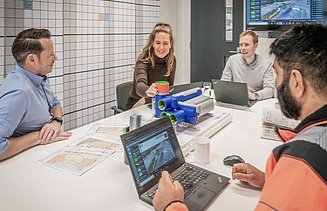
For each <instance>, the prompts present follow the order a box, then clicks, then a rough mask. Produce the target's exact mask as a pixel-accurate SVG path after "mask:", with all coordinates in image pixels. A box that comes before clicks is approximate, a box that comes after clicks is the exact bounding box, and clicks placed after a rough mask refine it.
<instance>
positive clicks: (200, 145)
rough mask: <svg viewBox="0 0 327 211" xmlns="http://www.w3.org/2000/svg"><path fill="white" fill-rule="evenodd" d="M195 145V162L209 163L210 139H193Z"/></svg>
mask: <svg viewBox="0 0 327 211" xmlns="http://www.w3.org/2000/svg"><path fill="white" fill-rule="evenodd" d="M194 143H195V161H196V162H197V163H201V164H207V163H209V162H210V139H209V138H208V137H205V136H199V137H195V138H194Z"/></svg>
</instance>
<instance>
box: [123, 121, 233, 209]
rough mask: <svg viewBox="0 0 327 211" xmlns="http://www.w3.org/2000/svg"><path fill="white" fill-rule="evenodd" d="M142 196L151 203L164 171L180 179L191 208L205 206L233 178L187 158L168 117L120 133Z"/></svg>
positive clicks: (139, 193)
mask: <svg viewBox="0 0 327 211" xmlns="http://www.w3.org/2000/svg"><path fill="white" fill-rule="evenodd" d="M121 140H122V142H123V146H124V150H125V153H126V154H127V157H128V159H129V163H130V165H129V167H130V169H131V173H132V175H133V178H134V183H135V186H136V189H137V193H138V196H139V198H140V199H141V200H142V201H144V202H146V203H147V204H149V205H152V200H153V197H154V194H155V191H156V190H157V188H158V182H159V179H160V178H161V172H162V171H168V172H169V173H170V175H171V176H172V178H173V179H174V180H178V181H179V182H180V183H181V184H182V186H183V188H184V192H185V204H186V205H187V206H188V207H189V209H190V210H191V211H193V210H204V209H205V208H206V207H207V206H208V205H209V204H210V203H211V202H212V201H213V200H214V199H215V198H216V196H217V195H218V194H219V193H220V192H221V191H222V190H223V189H224V187H225V186H226V185H227V184H228V183H229V180H230V178H228V177H225V176H222V175H219V174H216V173H214V172H211V171H208V170H206V169H203V168H200V167H197V166H195V165H192V164H190V163H187V162H185V159H184V156H183V154H182V150H181V147H180V145H179V142H178V140H177V136H176V134H175V131H174V128H173V126H172V124H171V121H170V119H169V117H168V116H167V117H164V118H161V119H158V120H156V121H154V122H151V123H149V124H146V125H144V126H142V127H140V128H138V129H135V130H132V131H131V132H129V133H126V134H123V135H121Z"/></svg>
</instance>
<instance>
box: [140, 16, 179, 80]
mask: <svg viewBox="0 0 327 211" xmlns="http://www.w3.org/2000/svg"><path fill="white" fill-rule="evenodd" d="M159 32H164V33H167V34H169V39H170V45H171V48H170V50H169V53H168V55H167V58H166V64H167V72H166V74H165V76H166V77H167V76H169V75H170V73H171V72H172V71H173V67H174V39H173V34H172V29H171V27H170V25H169V24H168V23H163V22H158V23H157V24H156V25H155V26H154V27H153V29H152V32H151V33H150V34H149V37H148V42H147V44H146V45H145V46H144V48H143V50H142V52H141V53H140V55H139V56H138V58H137V60H136V63H138V62H145V63H149V64H150V65H151V67H152V68H154V67H155V64H156V63H155V53H154V49H153V43H154V39H155V37H156V34H157V33H159Z"/></svg>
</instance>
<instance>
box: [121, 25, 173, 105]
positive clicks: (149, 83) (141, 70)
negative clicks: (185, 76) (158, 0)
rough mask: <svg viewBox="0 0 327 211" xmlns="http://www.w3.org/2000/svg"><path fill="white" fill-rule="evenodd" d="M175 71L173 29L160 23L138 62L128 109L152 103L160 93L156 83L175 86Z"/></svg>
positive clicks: (151, 34) (155, 27) (152, 33)
mask: <svg viewBox="0 0 327 211" xmlns="http://www.w3.org/2000/svg"><path fill="white" fill-rule="evenodd" d="M175 70H176V58H175V56H174V39H173V34H172V29H171V27H170V25H169V24H167V23H162V22H159V23H157V24H156V25H155V26H154V28H153V29H152V32H151V33H150V35H149V38H148V42H147V44H146V45H145V46H144V48H143V50H142V52H141V53H140V55H139V56H138V58H137V60H136V64H135V68H134V84H133V88H132V90H131V91H130V93H129V98H128V100H127V104H126V108H127V109H130V108H135V107H137V106H140V105H143V104H145V103H150V102H151V101H150V98H152V97H154V96H155V95H156V94H157V92H158V90H157V87H156V85H155V82H156V81H168V82H169V86H172V85H174V80H175Z"/></svg>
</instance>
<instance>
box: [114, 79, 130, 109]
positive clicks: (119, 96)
mask: <svg viewBox="0 0 327 211" xmlns="http://www.w3.org/2000/svg"><path fill="white" fill-rule="evenodd" d="M132 87H133V81H129V82H125V83H122V84H119V85H117V86H116V102H117V107H118V108H119V109H121V110H123V111H126V110H127V109H126V103H127V99H128V97H129V91H131V90H132Z"/></svg>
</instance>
